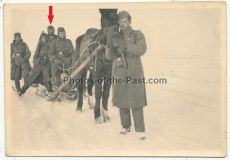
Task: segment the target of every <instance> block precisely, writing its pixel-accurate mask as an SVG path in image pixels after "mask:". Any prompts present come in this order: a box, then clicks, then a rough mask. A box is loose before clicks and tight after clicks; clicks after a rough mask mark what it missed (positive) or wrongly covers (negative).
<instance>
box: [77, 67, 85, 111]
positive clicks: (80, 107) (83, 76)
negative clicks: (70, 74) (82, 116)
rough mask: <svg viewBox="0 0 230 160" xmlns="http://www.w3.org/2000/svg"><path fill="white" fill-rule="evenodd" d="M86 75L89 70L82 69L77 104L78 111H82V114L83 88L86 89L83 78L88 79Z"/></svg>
mask: <svg viewBox="0 0 230 160" xmlns="http://www.w3.org/2000/svg"><path fill="white" fill-rule="evenodd" d="M86 73H87V70H86V69H85V68H83V69H82V71H81V72H80V75H81V77H80V78H81V82H82V83H79V84H78V85H77V87H78V92H79V97H78V104H77V108H76V110H77V111H81V112H82V105H83V87H84V83H83V78H86Z"/></svg>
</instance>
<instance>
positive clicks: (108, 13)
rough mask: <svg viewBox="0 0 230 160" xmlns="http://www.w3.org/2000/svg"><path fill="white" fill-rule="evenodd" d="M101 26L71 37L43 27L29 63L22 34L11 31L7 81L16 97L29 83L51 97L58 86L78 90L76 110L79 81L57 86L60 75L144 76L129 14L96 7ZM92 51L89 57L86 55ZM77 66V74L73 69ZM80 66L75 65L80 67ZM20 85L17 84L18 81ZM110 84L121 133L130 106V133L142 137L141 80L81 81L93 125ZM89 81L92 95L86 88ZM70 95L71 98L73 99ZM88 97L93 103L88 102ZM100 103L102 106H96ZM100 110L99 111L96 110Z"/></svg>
mask: <svg viewBox="0 0 230 160" xmlns="http://www.w3.org/2000/svg"><path fill="white" fill-rule="evenodd" d="M99 11H100V14H101V28H100V29H96V28H90V29H88V30H87V31H86V33H85V34H83V35H81V36H79V37H78V38H77V39H76V41H75V48H74V46H73V43H72V41H71V40H69V39H67V38H66V30H65V29H64V28H63V27H59V28H58V29H57V35H56V34H55V29H54V27H53V26H51V25H50V26H48V28H47V32H48V33H44V32H43V33H41V35H40V37H39V42H38V44H37V47H36V51H35V54H34V56H33V63H34V64H33V68H32V67H31V64H30V61H29V60H30V57H31V52H30V50H29V47H28V46H27V44H26V43H25V42H24V41H23V40H22V35H21V34H20V33H19V32H17V33H15V34H14V41H13V43H11V80H14V82H15V87H13V88H14V90H15V91H16V92H17V93H18V95H19V96H22V95H23V94H25V93H26V90H27V89H29V87H30V86H32V85H34V84H40V85H43V86H45V87H46V89H47V91H46V92H45V95H46V96H47V97H51V96H52V95H53V94H54V92H55V91H56V92H57V91H58V88H60V86H62V88H61V92H64V93H66V95H69V96H70V95H72V96H73V95H74V96H76V94H74V91H77V92H78V103H77V106H76V111H77V112H79V113H81V112H82V106H83V90H84V86H85V84H84V83H79V84H77V85H76V84H75V83H73V84H71V83H67V84H65V85H63V83H65V82H64V79H65V77H71V78H79V77H80V78H82V79H83V78H86V76H87V72H88V73H90V74H89V77H90V78H93V79H100V78H106V79H109V78H111V77H113V78H116V79H123V80H125V79H126V78H127V77H131V78H134V79H138V78H144V71H143V67H142V62H141V58H140V57H141V56H143V55H144V54H145V53H146V50H147V45H146V41H145V37H144V35H143V33H142V32H141V31H140V30H133V29H132V27H131V23H132V21H131V15H130V14H129V13H128V12H127V11H121V12H119V13H117V9H99ZM92 55H94V56H92ZM77 69H78V70H79V72H78V73H77V74H75V72H74V71H76V70H77ZM80 69H81V70H80ZM21 79H23V80H24V85H23V86H22V87H21V86H20V80H21ZM111 85H112V104H113V106H116V107H117V108H119V113H120V120H121V126H122V128H121V131H120V133H121V134H127V133H128V132H130V128H131V113H130V112H131V111H132V116H133V121H134V128H135V132H137V133H138V135H139V138H140V139H145V138H146V136H145V123H144V113H143V108H144V107H145V106H147V100H146V91H145V84H144V83H141V84H140V83H136V84H133V83H128V82H125V81H123V83H105V82H104V83H103V84H102V83H91V84H87V91H88V98H89V105H90V106H91V108H92V109H94V120H95V123H96V124H101V123H103V122H109V121H110V117H109V114H108V98H109V93H110V88H111ZM93 86H95V97H93V92H92V88H93ZM74 96H73V97H72V98H74ZM92 99H93V100H95V104H92ZM100 105H102V111H101V110H100ZM101 113H102V115H101Z"/></svg>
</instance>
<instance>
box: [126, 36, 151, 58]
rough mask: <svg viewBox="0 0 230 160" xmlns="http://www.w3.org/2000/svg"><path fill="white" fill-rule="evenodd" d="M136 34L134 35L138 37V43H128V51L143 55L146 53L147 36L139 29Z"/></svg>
mask: <svg viewBox="0 0 230 160" xmlns="http://www.w3.org/2000/svg"><path fill="white" fill-rule="evenodd" d="M136 34H137V35H136V37H134V38H136V44H130V43H128V45H127V50H126V52H128V53H132V54H134V55H137V56H142V55H144V54H145V52H146V49H147V44H146V41H145V36H144V34H143V33H142V32H141V31H137V33H136Z"/></svg>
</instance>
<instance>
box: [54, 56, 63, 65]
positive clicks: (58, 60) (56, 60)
mask: <svg viewBox="0 0 230 160" xmlns="http://www.w3.org/2000/svg"><path fill="white" fill-rule="evenodd" d="M54 63H55V64H56V65H59V64H62V61H61V60H60V59H59V58H56V59H55V60H54Z"/></svg>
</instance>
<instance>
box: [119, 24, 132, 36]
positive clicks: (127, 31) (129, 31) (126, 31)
mask: <svg viewBox="0 0 230 160" xmlns="http://www.w3.org/2000/svg"><path fill="white" fill-rule="evenodd" d="M120 32H121V33H122V34H128V35H129V34H131V33H132V32H133V28H132V27H131V26H129V27H128V28H127V29H126V30H120Z"/></svg>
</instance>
